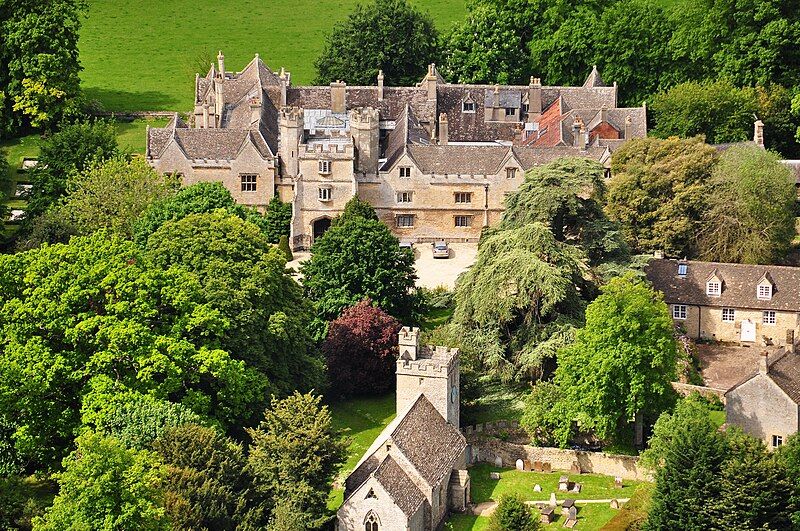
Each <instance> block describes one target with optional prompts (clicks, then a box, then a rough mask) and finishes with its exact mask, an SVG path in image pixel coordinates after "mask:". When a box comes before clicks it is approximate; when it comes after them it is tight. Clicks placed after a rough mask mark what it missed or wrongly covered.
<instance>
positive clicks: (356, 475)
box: [344, 455, 381, 499]
mask: <svg viewBox="0 0 800 531" xmlns="http://www.w3.org/2000/svg"><path fill="white" fill-rule="evenodd" d="M380 464H381V463H380V461H379V460H378V458H377V457H375V456H374V455H371V456H369V457H368V458H367V459H365V460H364V461H363V462H362V463H361V464H360V465H358V466H357V467H356V469H355V470H353V471H352V472H351V473H350V475H349V476H347V479H345V480H344V498H345V499H347V498H348V497H350V495H351V494H353V492H354V491H355V490H356V489H358V487H360V486H361V485H363V484H364V482H365V481H366V480H367V478H368V477H370V476H371V475H372V473H373V472H375V470H377V468H378V465H380Z"/></svg>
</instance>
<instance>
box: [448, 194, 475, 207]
mask: <svg viewBox="0 0 800 531" xmlns="http://www.w3.org/2000/svg"><path fill="white" fill-rule="evenodd" d="M453 199H454V201H455V202H456V204H458V205H466V204H471V203H472V192H453Z"/></svg>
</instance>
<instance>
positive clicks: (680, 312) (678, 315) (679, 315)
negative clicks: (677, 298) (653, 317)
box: [672, 304, 686, 319]
mask: <svg viewBox="0 0 800 531" xmlns="http://www.w3.org/2000/svg"><path fill="white" fill-rule="evenodd" d="M672 318H673V319H686V305H685V304H673V305H672Z"/></svg>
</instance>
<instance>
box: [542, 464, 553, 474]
mask: <svg viewBox="0 0 800 531" xmlns="http://www.w3.org/2000/svg"><path fill="white" fill-rule="evenodd" d="M552 471H553V467H552V466H550V463H542V472H544V473H545V474H549V473H550V472H552Z"/></svg>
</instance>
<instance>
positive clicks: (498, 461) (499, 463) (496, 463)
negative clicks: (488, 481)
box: [494, 455, 503, 468]
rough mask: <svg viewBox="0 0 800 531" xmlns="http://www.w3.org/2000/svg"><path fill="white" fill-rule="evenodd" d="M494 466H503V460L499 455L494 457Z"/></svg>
mask: <svg viewBox="0 0 800 531" xmlns="http://www.w3.org/2000/svg"><path fill="white" fill-rule="evenodd" d="M494 466H496V467H497V468H502V466H503V458H502V457H500V456H499V455H496V456H495V457H494Z"/></svg>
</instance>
